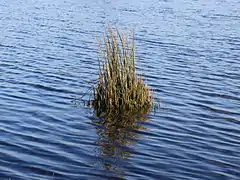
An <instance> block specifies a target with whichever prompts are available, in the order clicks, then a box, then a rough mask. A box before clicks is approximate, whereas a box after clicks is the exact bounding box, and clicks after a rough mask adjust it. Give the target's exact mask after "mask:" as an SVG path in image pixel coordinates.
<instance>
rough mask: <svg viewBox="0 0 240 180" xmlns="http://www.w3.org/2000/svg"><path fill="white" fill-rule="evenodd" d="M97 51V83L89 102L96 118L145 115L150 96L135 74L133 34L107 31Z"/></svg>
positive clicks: (151, 96) (148, 106)
mask: <svg viewBox="0 0 240 180" xmlns="http://www.w3.org/2000/svg"><path fill="white" fill-rule="evenodd" d="M99 47H100V52H101V56H100V58H99V81H98V84H97V85H96V86H95V87H94V100H93V106H94V109H95V111H96V113H97V115H98V116H105V117H109V116H116V115H117V116H118V117H119V116H126V115H128V114H131V116H132V115H134V114H135V115H140V114H146V112H149V111H150V109H151V107H152V104H153V93H152V92H151V90H150V88H149V87H148V86H147V85H146V84H145V83H144V80H143V77H142V76H138V75H137V73H136V56H135V43H134V33H128V34H123V33H121V32H119V31H118V30H117V29H113V28H108V29H107V31H106V34H105V36H104V38H103V40H102V41H100V45H99Z"/></svg>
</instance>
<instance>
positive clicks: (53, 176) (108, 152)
mask: <svg viewBox="0 0 240 180" xmlns="http://www.w3.org/2000/svg"><path fill="white" fill-rule="evenodd" d="M108 25H111V26H114V27H118V28H119V29H121V30H125V29H130V30H131V29H134V31H135V40H136V51H137V52H136V54H137V71H138V73H139V74H143V76H144V78H145V81H146V82H147V83H148V84H149V86H150V87H151V88H152V89H154V95H155V102H160V108H159V109H158V110H157V111H156V112H152V113H150V114H149V115H148V116H147V117H146V119H145V121H144V122H139V128H138V129H132V128H119V127H106V126H104V125H102V124H99V123H98V122H99V119H98V118H97V117H96V116H95V115H94V112H93V109H91V108H89V107H85V106H84V105H83V104H82V103H81V102H78V100H79V99H80V98H81V97H82V96H84V95H86V96H84V97H85V98H88V96H89V95H90V94H91V88H92V86H93V85H95V84H96V80H97V74H98V39H99V37H102V35H103V33H104V32H105V27H106V26H108ZM0 29H1V31H0V179H1V180H28V179H29V180H46V179H49V180H65V179H68V180H75V179H76V180H79V179H162V180H165V179H169V180H179V179H184V180H230V179H231V180H238V179H240V2H239V1H238V0H229V1H225V0H211V1H209V0H194V1H190V0H178V1H177V0H151V1H150V0H139V1H136V0H121V1H119V0H117V1H110V0H81V1H80V0H68V1H62V0H52V1H48V0H24V1H23V0H15V1H6V0H0Z"/></svg>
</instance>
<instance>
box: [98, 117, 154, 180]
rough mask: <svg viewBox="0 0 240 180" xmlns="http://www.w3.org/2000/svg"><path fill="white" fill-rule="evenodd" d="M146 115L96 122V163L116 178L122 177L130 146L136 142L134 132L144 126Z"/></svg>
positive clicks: (129, 154) (146, 119)
mask: <svg viewBox="0 0 240 180" xmlns="http://www.w3.org/2000/svg"><path fill="white" fill-rule="evenodd" d="M148 120H149V118H148V117H147V116H141V117H135V116H131V117H129V116H128V117H118V118H115V119H114V118H113V119H111V120H110V119H108V120H107V119H100V120H98V121H97V122H95V123H96V132H97V134H98V136H99V139H98V142H97V144H98V146H99V149H98V151H97V159H98V163H97V164H98V165H99V166H100V167H102V168H103V169H104V170H106V171H108V172H110V173H111V172H112V173H113V174H114V175H115V176H117V177H118V178H123V177H124V174H125V172H124V166H125V164H126V163H127V160H128V159H129V158H130V157H131V155H132V153H131V151H132V148H134V145H135V144H136V142H137V139H138V136H139V134H137V133H136V132H137V131H138V130H142V129H145V130H146V128H145V127H144V124H143V123H144V122H145V121H148Z"/></svg>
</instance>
